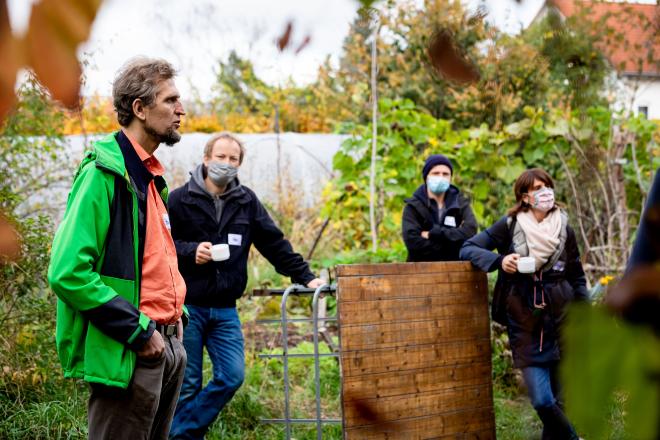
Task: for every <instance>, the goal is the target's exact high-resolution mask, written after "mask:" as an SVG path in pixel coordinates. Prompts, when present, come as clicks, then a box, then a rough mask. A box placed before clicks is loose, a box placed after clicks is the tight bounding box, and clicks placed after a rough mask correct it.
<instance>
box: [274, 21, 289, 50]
mask: <svg viewBox="0 0 660 440" xmlns="http://www.w3.org/2000/svg"><path fill="white" fill-rule="evenodd" d="M291 31H293V23H291V22H290V21H289V22H288V23H287V24H286V28H285V29H284V33H282V35H281V36H280V37H279V38H278V39H277V48H278V49H279V50H280V52H282V51H283V50H284V49H286V47H287V46H288V45H289V42H290V41H291Z"/></svg>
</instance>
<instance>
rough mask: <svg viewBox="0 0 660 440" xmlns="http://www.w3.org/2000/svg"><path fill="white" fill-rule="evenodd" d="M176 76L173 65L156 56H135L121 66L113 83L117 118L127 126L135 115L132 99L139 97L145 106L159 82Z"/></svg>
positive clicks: (121, 123)
mask: <svg viewBox="0 0 660 440" xmlns="http://www.w3.org/2000/svg"><path fill="white" fill-rule="evenodd" d="M174 76H176V70H175V69H174V67H172V65H171V64H170V63H169V62H167V61H165V60H163V59H157V58H147V57H136V58H132V59H130V60H129V61H128V62H127V63H126V64H124V66H123V67H122V68H121V69H119V71H118V72H117V76H116V77H115V81H114V82H113V84H112V101H113V105H114V107H115V111H116V112H117V121H119V125H121V126H122V127H126V126H128V124H130V123H131V121H132V120H133V118H134V117H135V115H134V114H133V101H135V100H136V99H139V100H141V101H142V103H143V104H144V105H145V106H149V105H151V104H152V103H153V102H154V100H155V99H156V90H157V88H158V84H159V83H160V82H161V81H163V80H168V79H172V78H174Z"/></svg>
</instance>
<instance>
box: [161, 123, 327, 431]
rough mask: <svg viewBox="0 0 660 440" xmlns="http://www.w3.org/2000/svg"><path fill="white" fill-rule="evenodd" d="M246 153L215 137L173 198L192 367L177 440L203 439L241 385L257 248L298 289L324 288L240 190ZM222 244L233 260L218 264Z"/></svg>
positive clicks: (233, 141)
mask: <svg viewBox="0 0 660 440" xmlns="http://www.w3.org/2000/svg"><path fill="white" fill-rule="evenodd" d="M244 153H245V150H244V148H243V145H242V144H241V142H240V141H239V140H238V139H237V138H236V137H235V136H233V135H231V134H229V133H219V134H216V135H214V136H212V137H211V138H210V140H209V141H208V142H207V144H206V147H205V149H204V159H203V164H201V165H199V166H198V167H197V168H195V170H194V171H193V172H192V173H191V178H190V180H189V181H188V183H186V184H185V185H183V186H182V187H180V188H178V189H176V190H174V191H173V192H172V194H171V195H170V199H169V208H170V222H171V226H172V236H173V238H174V243H175V245H176V249H177V255H178V257H179V269H180V271H181V273H182V274H183V277H184V279H185V281H186V285H187V288H188V293H187V296H186V306H187V308H188V312H189V314H190V316H189V318H190V321H189V323H188V327H187V328H186V337H185V339H184V346H185V348H186V352H187V354H188V365H187V367H186V373H185V378H184V381H183V386H182V387H181V394H180V397H179V402H178V404H177V409H176V413H175V416H174V422H173V424H172V430H171V434H170V435H171V438H181V439H184V438H185V439H201V438H203V437H204V434H205V433H206V431H207V430H208V428H209V426H210V425H211V424H212V423H213V421H214V420H215V418H216V417H217V415H218V414H219V413H220V411H221V410H222V408H223V407H224V406H225V405H226V404H227V403H228V402H229V400H231V398H232V396H233V395H234V393H235V392H236V391H237V390H238V388H239V387H240V386H241V384H242V383H243V377H244V371H245V359H244V354H243V334H242V332H241V323H240V321H239V317H238V313H237V311H236V300H237V299H238V298H240V297H241V295H242V294H243V291H244V290H245V286H246V284H247V259H248V254H249V251H250V247H251V245H252V244H254V245H255V246H256V248H257V249H258V250H259V252H261V254H262V255H263V256H264V257H266V259H268V261H270V263H271V264H273V266H275V269H276V270H277V271H278V272H279V273H281V274H283V275H287V276H290V277H291V279H292V280H293V281H294V282H296V283H299V284H303V285H306V286H308V287H312V288H315V287H318V286H320V285H321V284H322V283H323V281H322V280H320V279H318V278H316V277H315V276H314V274H312V272H311V271H310V270H309V266H308V265H307V263H306V262H305V261H304V260H303V258H302V257H301V256H300V254H297V253H295V252H294V251H293V248H292V247H291V244H290V243H289V241H288V240H286V239H285V238H284V235H283V233H282V231H280V229H279V228H278V227H277V226H276V225H275V223H274V222H273V220H272V219H271V218H270V216H269V215H268V212H267V211H266V209H265V208H264V206H263V205H262V204H261V202H260V201H259V199H258V198H257V196H256V195H255V194H254V192H252V190H250V189H249V188H247V187H245V186H243V185H241V183H240V182H239V180H238V178H237V177H236V175H237V172H238V168H239V167H240V165H241V164H242V162H243V156H244ZM216 244H227V245H229V251H230V252H229V259H227V260H224V261H213V259H212V257H211V247H212V246H213V245H216ZM204 346H206V349H207V351H208V353H209V356H210V358H211V362H212V364H213V379H212V380H211V381H210V382H209V383H208V384H207V385H206V387H204V388H203V389H202V356H203V349H204Z"/></svg>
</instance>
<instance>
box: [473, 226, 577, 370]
mask: <svg viewBox="0 0 660 440" xmlns="http://www.w3.org/2000/svg"><path fill="white" fill-rule="evenodd" d="M566 228H567V230H566V233H567V236H566V244H565V246H564V249H563V251H562V253H561V256H560V257H559V260H558V261H557V263H556V264H555V265H554V266H553V267H552V268H550V269H548V270H547V271H545V272H543V273H542V275H541V281H535V280H534V278H533V277H532V275H528V274H521V273H515V274H508V273H506V272H504V271H503V270H502V259H503V258H504V256H505V255H508V254H511V253H513V252H514V250H513V243H512V234H513V230H512V229H513V223H512V224H511V225H507V217H506V216H505V217H502V218H501V219H500V220H498V221H497V222H495V224H493V225H492V226H491V227H490V228H488V229H486V230H485V231H483V232H481V233H479V234H478V235H476V236H474V237H472V238H471V239H469V240H467V241H466V242H465V244H464V245H463V247H462V248H461V253H460V257H461V260H469V261H471V262H472V264H473V265H474V266H476V267H477V268H478V269H481V270H482V271H484V272H492V271H494V270H498V271H499V272H498V279H497V283H496V291H497V290H498V289H499V294H501V298H502V299H503V301H505V313H506V322H505V324H506V325H507V329H508V333H509V342H510V344H511V350H512V352H513V362H514V365H515V367H516V368H523V367H527V366H530V365H544V364H547V363H549V362H553V361H557V360H559V358H560V346H559V331H560V327H561V324H562V322H563V320H564V317H565V313H566V306H567V305H568V304H569V303H570V302H572V301H575V300H588V298H589V292H588V291H587V288H586V279H585V276H584V271H583V269H582V263H580V252H579V250H578V246H577V241H576V239H575V233H574V232H573V230H572V229H571V227H570V226H567V227H566ZM494 249H497V252H498V253H495V252H492V251H493V250H494ZM535 287H536V292H537V299H538V298H539V297H538V295H539V293H540V292H541V289H543V291H544V298H545V303H546V304H547V305H546V307H545V308H544V309H542V310H541V309H536V308H535V307H534V288H535ZM493 296H494V301H495V297H496V296H499V295H496V294H495V293H494V295H493ZM493 305H495V303H493Z"/></svg>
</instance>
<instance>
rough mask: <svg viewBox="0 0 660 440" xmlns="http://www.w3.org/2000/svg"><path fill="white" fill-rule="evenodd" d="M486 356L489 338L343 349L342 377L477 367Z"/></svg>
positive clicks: (487, 354) (488, 353) (488, 350)
mask: <svg viewBox="0 0 660 440" xmlns="http://www.w3.org/2000/svg"><path fill="white" fill-rule="evenodd" d="M343 343H344V341H343V340H342V344H343ZM487 356H490V338H483V339H477V340H471V341H458V342H450V343H446V344H441V343H438V344H427V345H413V346H410V347H395V348H379V349H375V350H358V351H346V352H345V351H343V348H342V360H341V365H342V371H343V373H344V375H345V376H347V377H350V376H357V375H362V374H373V373H384V372H386V371H390V372H393V371H400V370H415V369H418V368H429V367H436V366H440V365H460V364H469V363H472V364H477V363H481V362H483V360H484V359H485V358H486V357H487Z"/></svg>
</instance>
